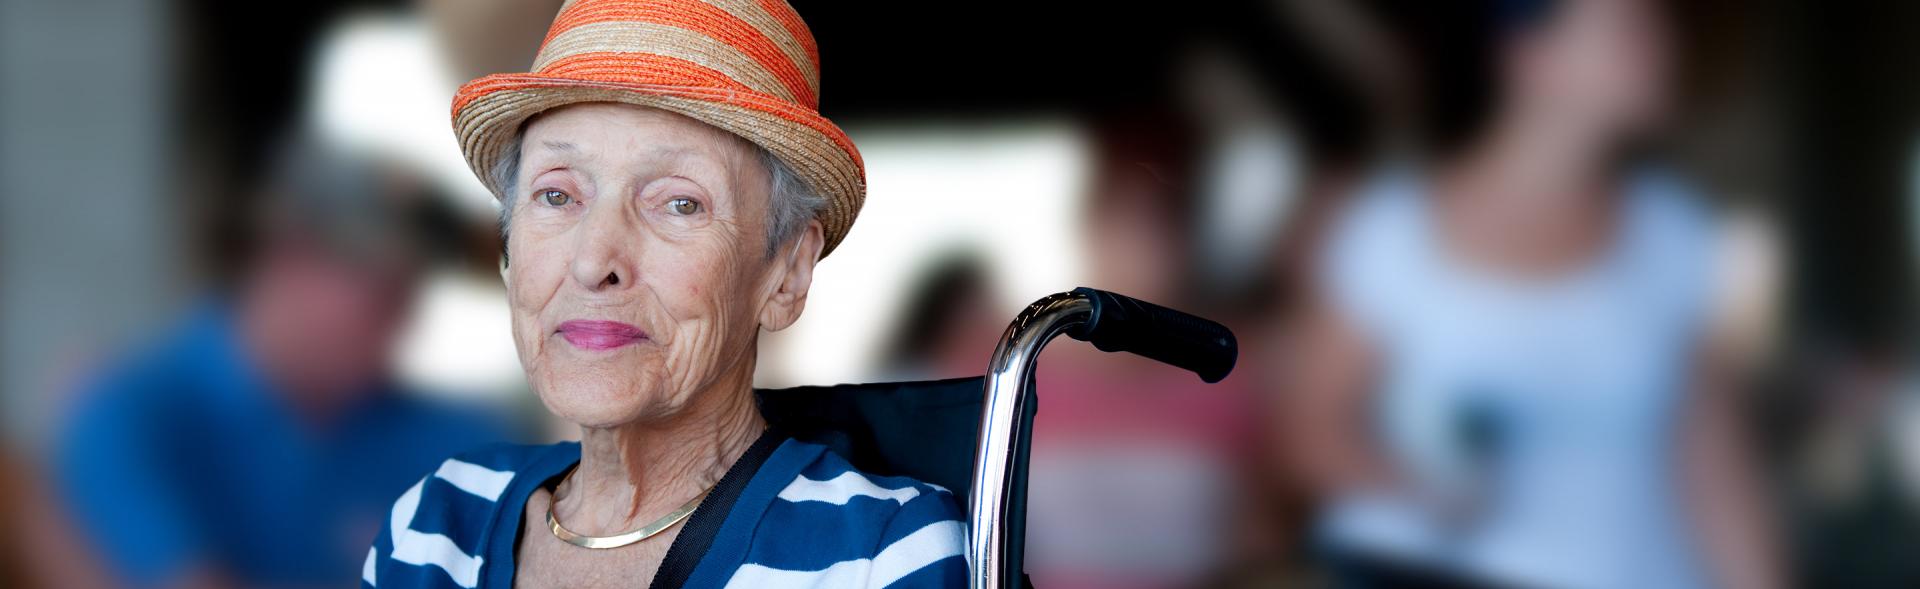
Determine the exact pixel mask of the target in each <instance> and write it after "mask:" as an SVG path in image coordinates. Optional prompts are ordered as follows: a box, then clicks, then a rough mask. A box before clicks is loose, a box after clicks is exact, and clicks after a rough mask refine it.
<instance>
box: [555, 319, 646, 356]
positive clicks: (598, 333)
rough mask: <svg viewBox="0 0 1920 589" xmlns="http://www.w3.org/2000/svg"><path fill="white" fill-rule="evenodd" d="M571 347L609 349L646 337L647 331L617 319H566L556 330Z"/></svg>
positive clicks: (597, 349) (596, 349)
mask: <svg viewBox="0 0 1920 589" xmlns="http://www.w3.org/2000/svg"><path fill="white" fill-rule="evenodd" d="M556 331H558V332H559V333H560V337H564V338H567V343H570V344H573V347H576V348H582V349H587V350H595V351H599V350H611V349H614V348H618V347H620V346H624V345H627V344H631V343H634V342H638V341H640V340H644V339H647V332H645V331H641V330H640V328H638V327H635V326H632V325H628V324H625V323H621V322H619V321H580V320H574V321H568V322H566V323H561V324H560V329H558V330H556Z"/></svg>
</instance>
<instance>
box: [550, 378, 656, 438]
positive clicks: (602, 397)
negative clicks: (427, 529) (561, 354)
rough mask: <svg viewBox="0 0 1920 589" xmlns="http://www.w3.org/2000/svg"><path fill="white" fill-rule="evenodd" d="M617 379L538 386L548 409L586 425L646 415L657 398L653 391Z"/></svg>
mask: <svg viewBox="0 0 1920 589" xmlns="http://www.w3.org/2000/svg"><path fill="white" fill-rule="evenodd" d="M646 389H647V387H642V386H639V385H634V384H625V383H617V381H614V380H599V381H595V382H568V383H550V384H547V385H546V386H542V387H540V388H539V389H538V392H539V395H540V402H541V403H544V404H545V405H546V406H547V410H548V411H552V412H553V414H554V415H555V416H557V417H559V418H561V419H565V420H567V421H568V422H570V423H574V424H578V425H580V426H582V427H595V428H603V427H615V426H619V425H624V424H627V423H632V422H633V421H635V420H638V419H640V418H642V417H644V416H645V415H646V414H647V412H648V409H649V407H651V406H653V404H654V403H653V402H652V401H653V399H654V397H655V395H654V394H652V392H651V391H648V390H646Z"/></svg>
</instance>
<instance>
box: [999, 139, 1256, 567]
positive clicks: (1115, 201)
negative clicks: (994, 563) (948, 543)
mask: <svg viewBox="0 0 1920 589" xmlns="http://www.w3.org/2000/svg"><path fill="white" fill-rule="evenodd" d="M1164 129H1165V128H1161V127H1154V126H1145V127H1143V126H1131V125H1127V124H1124V123H1121V124H1114V123H1105V124H1102V125H1100V126H1099V127H1097V128H1096V133H1097V137H1098V138H1099V141H1096V142H1095V144H1096V145H1099V146H1100V148H1099V150H1098V151H1096V154H1095V159H1094V166H1093V171H1094V173H1093V176H1092V177H1091V181H1092V183H1091V186H1090V187H1089V189H1088V192H1087V194H1088V198H1087V200H1086V203H1085V205H1084V207H1085V210H1084V212H1083V216H1082V222H1083V223H1084V226H1083V231H1084V233H1083V235H1082V237H1081V239H1082V240H1083V242H1082V243H1083V244H1084V245H1083V251H1085V252H1086V258H1085V259H1086V265H1087V269H1088V278H1087V281H1088V282H1087V285H1088V286H1091V287H1094V288H1101V289H1111V290H1113V291H1114V292H1123V293H1128V294H1129V295H1132V296H1137V297H1140V298H1142V299H1143V300H1147V301H1154V302H1158V303H1161V304H1166V305H1171V306H1175V307H1180V306H1186V305H1189V304H1190V301H1189V300H1188V299H1187V298H1186V297H1187V296H1188V293H1187V292H1186V291H1187V290H1188V289H1187V288H1185V285H1186V284H1187V283H1188V278H1189V277H1190V276H1191V274H1192V272H1191V270H1190V269H1189V267H1190V266H1192V264H1190V263H1189V262H1190V261H1191V260H1192V259H1193V252H1194V249H1195V247H1194V233H1195V232H1194V230H1193V229H1192V222H1193V221H1194V217H1193V211H1194V208H1195V207H1194V206H1192V205H1193V204H1194V201H1193V200H1192V199H1191V198H1190V197H1187V196H1184V194H1183V192H1184V191H1183V190H1182V187H1183V186H1185V185H1186V181H1185V178H1186V175H1187V174H1188V172H1187V170H1186V169H1185V168H1186V159H1185V156H1184V155H1183V154H1184V153H1185V150H1184V146H1183V145H1180V144H1179V141H1180V140H1179V138H1178V137H1174V136H1172V135H1173V134H1171V133H1167V132H1166V131H1165V130H1164ZM990 325H994V326H995V327H1002V326H1004V323H1001V322H998V321H996V322H994V323H992V324H990ZM972 345H975V346H978V345H979V344H977V343H975V344H972ZM986 349H991V348H990V347H989V348H986ZM977 358H979V359H980V362H981V363H980V364H977V365H980V366H984V359H985V355H980V356H977ZM1040 366H1041V369H1040V371H1039V373H1038V374H1037V375H1036V380H1037V388H1038V390H1039V391H1040V394H1039V396H1038V399H1037V401H1036V402H1037V403H1038V405H1039V407H1038V412H1037V413H1036V414H1035V416H1034V423H1033V449H1032V452H1033V454H1032V463H1031V467H1030V468H1031V475H1030V476H1031V478H1030V481H1029V487H1028V493H1029V495H1028V503H1027V522H1028V523H1027V528H1026V536H1027V559H1026V562H1025V566H1026V570H1027V572H1028V573H1029V574H1030V575H1031V577H1032V578H1033V582H1034V584H1035V585H1036V586H1040V587H1049V588H1074V587H1088V588H1093V587H1098V588H1102V589H1128V588H1133V589H1148V588H1172V587H1195V586H1205V585H1206V584H1208V583H1209V582H1215V581H1218V580H1219V579H1220V577H1221V575H1222V574H1223V572H1224V571H1225V570H1227V569H1228V568H1229V567H1231V566H1232V565H1234V564H1236V562H1235V561H1237V560H1241V559H1239V558H1238V557H1239V555H1238V554H1236V552H1237V551H1238V550H1240V549H1242V548H1243V547H1242V546H1239V545H1238V544H1237V540H1239V537H1240V536H1242V535H1243V534H1244V533H1245V532H1246V531H1247V530H1246V528H1248V527H1249V526H1250V525H1254V524H1255V521H1256V520H1258V521H1259V523H1264V521H1265V520H1263V519H1262V518H1260V517H1258V516H1257V515H1256V512H1255V511H1253V509H1254V508H1255V507H1258V506H1257V505H1255V499H1256V497H1255V496H1254V495H1252V494H1251V493H1250V492H1249V491H1250V489H1249V482H1250V477H1251V476H1252V474H1253V473H1254V471H1256V470H1257V465H1259V464H1260V462H1259V460H1258V458H1257V456H1256V454H1255V452H1254V450H1255V449H1257V447H1258V444H1257V443H1256V442H1255V440H1256V439H1257V437H1256V434H1257V432H1258V428H1259V426H1260V424H1259V422H1258V420H1259V418H1260V415H1261V413H1260V412H1259V411H1258V410H1257V408H1258V404H1257V403H1256V399H1255V397H1254V396H1253V394H1252V390H1251V389H1250V388H1248V385H1247V383H1248V382H1249V379H1248V378H1247V377H1245V376H1241V372H1242V371H1238V370H1236V375H1235V376H1231V377H1228V378H1227V379H1226V380H1225V381H1222V382H1221V383H1219V384H1215V385H1207V384H1204V383H1202V382H1201V381H1200V380H1199V379H1196V378H1194V377H1193V375H1191V374H1188V373H1185V372H1181V371H1179V370H1175V369H1172V368H1171V367H1168V366H1163V365H1158V364H1154V363H1149V362H1138V361H1134V360H1132V359H1129V358H1126V357H1124V356H1119V355H1114V354H1108V353H1105V352H1101V351H1099V350H1097V349H1094V348H1093V347H1092V346H1056V347H1053V348H1050V349H1048V350H1047V352H1046V353H1045V354H1043V355H1042V357H1041V359H1040ZM976 370H978V369H976Z"/></svg>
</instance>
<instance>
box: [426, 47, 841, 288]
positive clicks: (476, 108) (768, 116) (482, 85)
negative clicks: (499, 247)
mask: <svg viewBox="0 0 1920 589" xmlns="http://www.w3.org/2000/svg"><path fill="white" fill-rule="evenodd" d="M584 102H617V103H623V104H632V105H635V106H645V107H651V108H658V109H661V110H665V111H668V112H673V113H677V114H681V115H685V116H687V117H689V118H692V119H694V120H697V121H700V122H703V123H706V124H709V125H713V126H714V127H717V128H719V129H721V130H724V131H727V132H729V133H733V134H734V135H738V136H740V137H741V138H743V139H746V140H747V141H751V142H753V143H754V144H755V145H759V146H760V147H762V148H765V149H766V150H767V151H769V152H771V153H772V154H773V155H774V157H778V158H780V161H782V162H784V163H786V164H787V166H788V167H790V168H792V169H793V171H794V173H796V174H798V175H799V176H800V177H801V178H802V179H803V180H805V181H806V182H807V184H808V185H809V186H811V187H812V188H813V189H814V190H815V191H816V192H818V193H819V194H820V195H821V196H823V197H825V198H826V200H827V207H826V209H825V210H823V211H821V212H820V214H819V217H818V218H819V220H820V224H821V228H822V229H823V232H824V233H825V238H826V243H825V247H823V248H822V249H821V251H820V256H821V257H823V258H824V257H826V255H827V254H828V253H831V252H832V251H833V249H834V247H836V246H838V245H840V241H841V240H842V239H844V238H845V237H846V235H847V231H848V230H849V229H851V228H852V226H853V220H854V217H856V216H858V215H859V213H860V207H861V205H862V204H864V203H865V201H866V174H865V170H864V167H863V166H864V164H863V163H862V162H861V159H860V152H859V151H858V150H857V149H855V148H854V147H853V142H852V141H851V140H849V139H848V138H847V135H846V133H845V132H843V131H841V130H840V128H839V127H837V126H835V125H834V124H833V123H832V122H831V121H828V120H827V119H826V118H825V117H821V116H820V114H819V113H817V112H814V111H812V110H809V109H805V108H802V107H799V106H796V105H794V104H792V103H790V102H786V101H784V100H781V99H779V98H775V97H772V96H767V95H762V94H758V93H754V92H741V91H737V90H730V89H724V88H705V87H698V86H671V85H659V84H630V83H621V82H605V81H597V80H579V79H573V78H558V77H547V76H538V75H532V74H496V75H491V76H486V77H483V78H480V79H477V80H474V81H472V82H470V83H468V84H467V85H466V86H463V87H461V88H460V91H459V93H457V94H456V95H455V96H454V109H453V132H454V136H455V137H456V138H458V139H459V141H460V151H461V152H462V153H463V154H464V155H465V156H466V159H467V166H468V167H470V168H472V169H473V173H474V175H475V176H478V177H479V178H480V181H481V182H483V183H485V184H486V185H487V188H488V189H489V190H492V191H493V193H494V194H495V195H496V197H498V196H499V195H502V194H506V191H505V190H504V188H505V187H501V186H494V181H493V178H492V173H491V172H492V170H491V168H492V167H493V166H494V165H495V164H496V163H497V162H498V161H499V159H500V154H501V152H502V151H503V150H505V149H506V148H507V145H508V142H510V141H517V140H518V133H519V130H520V125H521V124H522V123H525V122H526V121H527V119H529V118H532V117H533V116H534V115H537V114H540V113H541V112H545V111H547V110H551V109H554V108H558V107H561V106H566V105H569V104H578V103H584Z"/></svg>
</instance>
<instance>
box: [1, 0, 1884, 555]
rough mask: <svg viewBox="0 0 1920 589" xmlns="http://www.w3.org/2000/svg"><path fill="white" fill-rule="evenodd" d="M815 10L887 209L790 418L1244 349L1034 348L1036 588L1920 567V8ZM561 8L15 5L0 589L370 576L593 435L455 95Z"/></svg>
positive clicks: (827, 306)
mask: <svg viewBox="0 0 1920 589" xmlns="http://www.w3.org/2000/svg"><path fill="white" fill-rule="evenodd" d="M794 4H795V8H796V9H797V10H798V11H799V13H800V14H801V15H802V16H803V17H804V18H805V19H806V21H807V22H808V24H809V25H810V26H811V27H812V29H813V33H814V36H815V37H816V38H817V39H818V42H819V46H820V53H821V59H822V63H823V66H824V67H823V75H824V79H825V80H826V83H825V85H824V90H825V92H824V94H823V97H822V109H823V111H824V114H826V116H828V117H829V118H831V119H833V120H834V121H835V122H837V123H838V124H840V125H841V126H842V127H843V128H845V129H846V130H847V132H848V133H849V134H850V135H851V137H852V138H853V140H854V142H855V143H856V144H857V145H859V146H860V149H861V151H862V154H863V155H864V156H865V159H866V166H867V171H868V179H867V180H868V190H869V197H868V200H867V204H866V208H865V209H864V211H863V212H862V214H861V216H860V220H859V222H858V224H857V225H856V226H855V228H854V230H853V231H852V233H851V234H850V235H849V237H848V238H847V240H846V242H845V243H844V244H843V245H842V246H841V247H840V248H839V249H838V250H837V251H836V253H835V255H834V256H832V257H831V258H830V259H828V260H826V261H824V263H823V264H822V265H821V266H820V267H819V269H818V272H817V274H816V278H815V283H814V286H813V296H812V297H811V298H810V304H809V305H808V307H809V308H808V309H807V312H806V314H805V316H804V317H803V318H802V319H801V321H800V322H799V323H798V324H796V325H795V326H794V327H792V328H791V329H788V330H786V331H783V332H780V333H775V334H771V335H768V336H767V337H765V338H764V339H763V342H762V343H763V345H762V346H761V353H762V354H763V358H762V359H761V365H760V366H761V369H760V372H759V382H758V385H759V386H765V387H778V386H792V385H799V384H828V383H838V382H861V381H877V380H905V379H921V378H938V377H950V376H965V375H974V374H979V373H981V372H983V371H984V367H985V363H986V359H987V356H988V354H989V352H990V351H991V350H992V348H993V346H994V343H995V341H996V339H997V337H998V336H999V334H1000V332H1001V330H1002V329H1004V328H1005V326H1006V324H1007V322H1008V321H1009V320H1010V319H1011V318H1012V317H1013V316H1014V315H1015V314H1016V313H1017V312H1018V311H1019V310H1020V309H1021V308H1022V307H1023V306H1024V305H1025V303H1027V302H1029V301H1031V300H1033V299H1035V298H1038V297H1040V296H1043V295H1046V294H1048V293H1052V292H1056V291H1062V290H1068V289H1071V288H1073V287H1075V286H1081V285H1085V286H1092V287H1096V288H1103V289H1108V290H1113V291H1116V292H1121V293H1124V294H1129V295H1132V296H1135V297H1138V298H1142V299H1146V300H1149V301H1154V302H1158V303H1161V304H1164V305H1167V306H1172V307H1175V308H1180V309H1185V310H1190V311H1193V312H1195V313H1197V314H1201V315H1205V316H1207V317H1210V318H1212V319H1215V320H1218V321H1221V322H1223V323H1225V324H1227V325H1229V326H1230V327H1232V328H1233V329H1234V330H1235V332H1236V333H1237V334H1238V335H1239V339H1240V343H1241V359H1240V366H1239V369H1238V371H1236V372H1235V373H1234V375H1233V376H1232V377H1231V378H1229V379H1228V380H1227V381H1225V382H1224V383H1221V384H1219V385H1212V386H1207V385H1202V384H1201V383H1199V382H1198V381H1197V380H1196V379H1194V378H1192V377H1191V376H1190V375H1188V374H1186V373H1183V372H1179V371H1177V370H1175V369H1172V368H1170V367H1163V366H1158V365H1154V364H1152V363H1150V362H1147V361H1144V360H1140V359H1136V358H1132V357H1124V356H1107V355H1103V354H1100V353H1098V352H1096V351H1093V350H1092V349H1091V348H1089V347H1086V346H1083V345H1079V344H1073V343H1065V344H1061V345H1056V346H1054V347H1053V348H1050V350H1049V352H1048V353H1047V354H1046V356H1045V357H1044V358H1043V359H1042V364H1041V366H1042V368H1041V372H1040V377H1039V381H1040V386H1041V390H1042V395H1041V397H1040V399H1041V401H1040V412H1039V416H1038V422H1037V425H1036V442H1035V446H1034V450H1033V452H1034V458H1033V460H1034V462H1033V474H1032V483H1031V484H1032V488H1031V492H1032V503H1031V507H1030V522H1031V525H1030V527H1029V528H1028V530H1029V532H1028V533H1029V540H1030V543H1029V557H1028V561H1027V566H1028V572H1029V573H1031V574H1032V576H1033V578H1034V580H1035V582H1036V584H1038V585H1039V586H1044V587H1056V586H1064V587H1268V586H1275V587H1294V586H1302V587H1321V586H1335V587H1386V586H1431V585H1432V584H1435V583H1448V584H1452V585H1451V586H1504V585H1512V586H1541V587H1692V586H1728V587H1768V586H1845V587H1913V586H1920V558H1914V555H1916V554H1920V362H1917V361H1920V356H1916V352H1920V350H1916V349H1915V346H1914V344H1915V341H1914V335H1915V333H1914V331H1915V330H1914V327H1915V323H1914V321H1915V313H1914V310H1915V309H1916V302H1917V301H1916V299H1915V298H1914V297H1915V291H1914V284H1913V280H1912V278H1911V277H1912V275H1913V271H1914V269H1915V261H1916V253H1920V233H1916V228H1917V227H1920V225H1916V222H1917V221H1920V206H1917V205H1920V76H1916V75H1915V72H1920V4H1915V3H1909V2H1875V1H1868V0H1859V1H1855V0H1838V1H1831V0H1830V1H1820V2H1814V1H1811V0H1807V1H1800V0H1759V1H1745V2H1733V1H1727V0H1696V1H1689V2H1677V1H1676V2H1661V1H1658V0H1457V1H1447V2H1432V1H1424V2H1423V1H1414V0H1258V1H1247V2H1205V1H1203V2H1182V3H1172V4H1159V3H1152V4H1125V3H1120V4H1115V3H1080V2H1063V3H1033V2H1004V1H998V0H984V1H979V2H970V3H965V4H959V5H945V4H938V3H911V2H909V3H886V4H870V3H848V2H825V1H811V0H804V1H796V2H794ZM558 7H559V2H558V1H557V0H418V1H413V2H409V1H405V0H316V1H310V2H296V3H263V2H233V1H223V0H66V1H61V2H45V1H32V0H0V416H3V417H0V427H3V428H4V431H3V434H4V437H3V438H0V439H3V440H4V450H5V452H4V456H0V504H4V508H5V509H4V510H3V511H0V518H4V519H0V523H4V525H0V531H4V533H0V585H4V586H9V587H32V586H47V587H69V586H106V587H112V586H230V587H291V586H322V585H327V586H339V585H341V584H345V583H352V582H354V579H355V578H357V575H358V568H357V567H358V566H359V564H360V562H361V559H362V558H363V557H364V554H365V547H366V546H367V545H368V543H369V542H370V540H371V539H372V537H373V534H374V531H375V530H376V529H377V526H378V525H380V522H382V521H384V520H383V519H382V518H384V517H385V509H386V506H387V505H389V504H390V503H391V501H392V498H393V497H395V496H397V495H398V494H399V492H400V491H402V490H404V489H405V487H406V486H407V485H408V484H410V483H411V482H412V481H413V480H416V479H417V477H418V476H419V473H422V472H426V471H427V470H428V469H429V468H431V466H432V465H434V464H437V463H438V462H439V460H440V459H441V458H443V457H445V456H447V455H450V454H452V453H454V452H457V451H459V450H461V449H464V448H467V447H471V446H473V445H477V444H480V443H485V442H488V441H496V440H517V441H527V442H534V441H539V442H545V441H551V440H556V439H562V438H567V437H573V436H576V435H577V433H576V432H574V431H571V430H570V429H569V428H568V427H565V426H564V424H559V423H555V422H553V421H552V420H551V418H549V417H548V414H547V413H546V412H545V411H544V410H543V409H542V408H541V406H540V404H539V402H538V400H537V399H535V398H534V396H533V394H532V392H531V391H530V390H529V389H528V387H527V384H526V381H525V380H524V379H523V376H522V374H521V372H520V368H519V363H518V361H517V360H516V356H515V354H514V349H513V345H512V342H511V340H510V339H509V333H508V330H509V326H508V319H507V309H506V303H505V299H504V294H503V292H502V290H501V286H500V282H499V274H498V268H499V266H498V264H499V256H498V252H499V251H500V244H499V242H498V238H497V235H498V229H497V227H496V226H495V218H496V212H495V209H494V204H493V201H492V199H491V198H490V197H489V195H488V194H487V192H486V190H485V189H484V188H483V187H482V186H481V185H480V183H479V182H478V181H476V180H475V179H474V178H473V177H472V175H471V174H470V173H469V172H468V170H467V168H466V166H465V164H464V162H463V161H462V159H461V157H460V154H459V151H458V148H457V146H456V145H455V144H454V141H453V139H452V134H451V133H450V130H449V123H448V114H447V113H448V107H449V101H450V97H451V96H452V93H453V91H454V89H455V88H457V87H458V86H459V85H460V83H462V82H464V81H465V80H469V79H472V78H474V77H477V76H480V75H484V74H486V73H492V72H510V71H524V70H525V69H526V67H527V65H528V64H529V63H531V61H532V56H533V54H534V52H535V51H536V49H537V48H538V44H539V42H540V39H541V38H542V36H543V35H544V33H545V30H546V27H547V24H548V23H549V22H550V21H551V19H552V15H553V14H554V13H555V12H556V11H557V10H558ZM1423 240H1424V241H1423ZM367 383H374V384H372V385H369V384H367ZM345 473H352V476H346V474H345ZM243 489H244V492H242V490H243ZM291 530H303V532H300V533H297V534H295V533H291V532H290V531H291ZM262 535H272V540H274V541H271V542H266V541H263V538H262V537H261V536H262Z"/></svg>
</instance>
